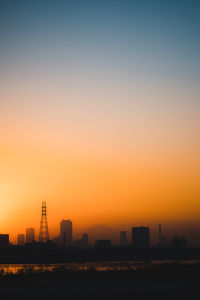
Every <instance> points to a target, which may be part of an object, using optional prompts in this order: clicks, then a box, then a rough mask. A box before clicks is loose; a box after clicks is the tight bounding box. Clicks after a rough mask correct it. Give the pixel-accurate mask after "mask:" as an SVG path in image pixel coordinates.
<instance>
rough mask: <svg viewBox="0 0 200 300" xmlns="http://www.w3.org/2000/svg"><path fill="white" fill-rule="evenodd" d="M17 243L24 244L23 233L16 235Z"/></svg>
mask: <svg viewBox="0 0 200 300" xmlns="http://www.w3.org/2000/svg"><path fill="white" fill-rule="evenodd" d="M17 245H18V246H24V234H18V235H17Z"/></svg>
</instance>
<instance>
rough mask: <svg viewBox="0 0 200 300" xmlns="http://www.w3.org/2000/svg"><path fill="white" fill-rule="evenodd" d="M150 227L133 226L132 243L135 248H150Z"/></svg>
mask: <svg viewBox="0 0 200 300" xmlns="http://www.w3.org/2000/svg"><path fill="white" fill-rule="evenodd" d="M149 235H150V234H149V227H143V226H141V227H133V228H132V243H133V246H134V247H135V248H138V249H145V248H149Z"/></svg>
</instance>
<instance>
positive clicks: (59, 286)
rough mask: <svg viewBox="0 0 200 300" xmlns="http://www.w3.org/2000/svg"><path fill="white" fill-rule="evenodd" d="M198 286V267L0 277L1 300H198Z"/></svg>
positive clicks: (60, 271) (59, 271)
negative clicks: (82, 299)
mask: <svg viewBox="0 0 200 300" xmlns="http://www.w3.org/2000/svg"><path fill="white" fill-rule="evenodd" d="M199 286H200V264H199V263H195V264H178V263H172V264H162V265H157V266H154V267H152V268H149V269H138V270H126V271H116V270H115V271H94V270H93V269H91V270H87V271H84V270H82V271H76V270H70V271H69V270H65V269H62V268H55V269H54V270H52V271H41V270H38V271H36V272H33V271H32V270H31V269H27V270H26V271H23V272H18V273H17V274H1V275H0V293H1V298H2V299H30V300H33V299H37V300H38V299H56V300H57V299H81V298H84V299H115V298H116V299H119V298H121V299H134V300H146V299H152V300H153V299H154V300H157V299H159V300H169V299H170V300H172V299H173V300H178V299H179V300H180V299H181V300H186V299H187V300H199V296H200V292H199Z"/></svg>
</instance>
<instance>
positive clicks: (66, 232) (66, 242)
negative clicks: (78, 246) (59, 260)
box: [60, 220, 72, 248]
mask: <svg viewBox="0 0 200 300" xmlns="http://www.w3.org/2000/svg"><path fill="white" fill-rule="evenodd" d="M60 237H61V246H62V247H63V248H67V247H69V246H71V245H72V222H71V220H62V221H61V222H60Z"/></svg>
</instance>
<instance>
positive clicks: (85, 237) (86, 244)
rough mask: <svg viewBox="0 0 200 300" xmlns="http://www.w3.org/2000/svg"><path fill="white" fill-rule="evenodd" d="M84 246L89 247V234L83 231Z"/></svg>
mask: <svg viewBox="0 0 200 300" xmlns="http://www.w3.org/2000/svg"><path fill="white" fill-rule="evenodd" d="M82 241H83V247H84V248H88V234H87V233H83V235H82Z"/></svg>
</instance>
